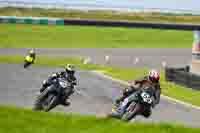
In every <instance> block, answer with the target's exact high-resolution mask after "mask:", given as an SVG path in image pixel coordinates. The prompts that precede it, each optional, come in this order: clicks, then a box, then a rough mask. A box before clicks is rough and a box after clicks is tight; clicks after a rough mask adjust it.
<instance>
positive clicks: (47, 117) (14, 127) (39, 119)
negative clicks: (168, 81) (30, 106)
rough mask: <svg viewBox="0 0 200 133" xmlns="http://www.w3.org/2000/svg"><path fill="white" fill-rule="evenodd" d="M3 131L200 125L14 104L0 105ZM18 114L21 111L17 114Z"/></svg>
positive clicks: (173, 129)
mask: <svg viewBox="0 0 200 133" xmlns="http://www.w3.org/2000/svg"><path fill="white" fill-rule="evenodd" d="M0 110H1V111H0V117H1V119H0V124H1V127H0V132H1V133H7V132H9V133H57V132H58V133H66V132H67V133H107V132H109V133H110V132H111V133H114V132H123V133H130V132H132V131H134V133H145V132H148V133H199V132H200V129H199V128H187V127H183V126H180V125H172V124H166V123H161V124H141V123H134V124H131V123H124V122H120V121H118V120H113V119H105V118H95V117H92V116H80V115H75V114H67V115H64V114H60V113H59V114H58V113H44V112H33V111H30V110H25V109H18V108H14V107H5V106H0ZM16 114H17V115H16Z"/></svg>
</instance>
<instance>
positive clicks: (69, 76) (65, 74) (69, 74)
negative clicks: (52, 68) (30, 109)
mask: <svg viewBox="0 0 200 133" xmlns="http://www.w3.org/2000/svg"><path fill="white" fill-rule="evenodd" d="M74 74H75V68H74V66H73V65H71V64H68V65H67V66H66V67H65V70H64V71H61V72H56V73H53V74H52V75H50V76H49V77H48V79H47V80H44V81H43V84H42V88H41V89H40V93H42V92H43V91H44V90H45V89H46V88H47V87H48V86H50V85H51V84H52V83H53V81H54V80H55V79H57V78H65V79H66V80H67V82H69V83H70V84H71V88H70V90H66V91H67V92H65V94H66V95H71V94H73V93H74V90H73V89H74V86H75V85H77V79H76V77H75V75H74ZM67 98H68V97H66V99H65V101H64V102H63V105H66V106H68V105H70V102H68V100H67Z"/></svg>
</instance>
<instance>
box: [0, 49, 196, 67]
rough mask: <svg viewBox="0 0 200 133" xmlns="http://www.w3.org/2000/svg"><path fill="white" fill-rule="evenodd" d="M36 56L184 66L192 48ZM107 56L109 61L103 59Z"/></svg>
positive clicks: (45, 51)
mask: <svg viewBox="0 0 200 133" xmlns="http://www.w3.org/2000/svg"><path fill="white" fill-rule="evenodd" d="M27 51H28V49H27V48H24V49H15V48H0V55H1V54H3V55H11V54H12V55H14V54H17V55H25V54H26V53H27ZM36 52H37V53H38V56H40V55H46V56H67V57H85V58H90V59H91V62H92V63H95V64H106V65H110V66H119V67H136V68H137V67H139V68H141V67H148V68H161V67H163V64H166V65H167V66H173V67H184V66H186V65H188V64H190V62H191V59H192V50H191V49H189V48H177V49H170V48H165V49H161V48H146V49H144V48H103V49H98V48H68V49H64V48H60V49H58V48H50V49H49V48H45V49H41V48H40V49H36ZM105 56H109V57H110V59H109V62H106V61H105Z"/></svg>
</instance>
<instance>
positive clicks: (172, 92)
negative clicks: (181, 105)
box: [0, 56, 200, 106]
mask: <svg viewBox="0 0 200 133" xmlns="http://www.w3.org/2000/svg"><path fill="white" fill-rule="evenodd" d="M23 60H24V59H23V57H22V56H0V62H1V63H23ZM66 63H73V64H75V65H76V66H77V68H78V69H84V70H97V71H102V72H103V73H105V74H107V75H110V76H112V77H114V78H118V79H121V80H126V81H128V80H133V79H135V78H139V77H141V76H144V74H146V73H147V69H128V68H117V67H108V66H103V65H95V64H86V65H84V64H83V63H82V59H80V58H77V59H74V58H73V59H72V58H56V57H54V58H52V57H51V58H50V57H44V56H43V57H42V56H40V57H38V58H37V60H36V65H44V66H58V67H61V66H64V65H66ZM161 88H162V94H164V95H166V96H169V97H172V98H176V99H178V100H181V101H184V102H188V103H191V104H193V105H196V106H200V91H195V90H191V89H188V88H185V87H182V86H179V85H175V84H173V83H169V82H166V81H165V79H164V72H163V71H162V70H161Z"/></svg>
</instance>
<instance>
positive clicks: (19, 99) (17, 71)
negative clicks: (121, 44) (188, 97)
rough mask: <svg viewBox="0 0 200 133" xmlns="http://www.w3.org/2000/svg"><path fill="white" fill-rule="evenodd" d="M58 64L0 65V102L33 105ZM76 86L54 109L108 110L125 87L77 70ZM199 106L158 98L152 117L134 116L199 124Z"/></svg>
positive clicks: (96, 113) (96, 112)
mask: <svg viewBox="0 0 200 133" xmlns="http://www.w3.org/2000/svg"><path fill="white" fill-rule="evenodd" d="M59 70H60V68H52V67H39V66H33V67H30V68H29V69H27V70H25V69H23V66H22V65H8V64H1V65H0V74H1V75H0V77H1V80H0V104H2V105H14V106H19V107H25V108H32V105H33V102H34V99H35V98H36V96H37V93H38V91H39V88H40V86H41V82H42V80H44V79H46V77H47V76H48V75H49V74H50V73H52V72H55V71H59ZM76 76H77V78H78V82H79V85H78V89H79V90H80V93H79V94H77V93H75V94H74V95H73V96H72V97H71V101H72V104H71V106H70V107H62V106H58V107H57V108H56V109H54V110H53V111H62V112H63V111H64V112H66V113H69V112H73V113H80V114H84V115H99V114H105V113H108V112H110V110H111V105H112V101H113V100H114V99H115V98H116V97H117V96H118V95H119V94H120V88H122V87H124V86H123V85H120V84H119V83H117V82H114V81H111V80H108V79H105V78H103V77H101V76H99V75H97V74H95V73H93V72H88V71H78V72H77V74H76ZM199 114H200V110H196V109H190V108H188V107H185V106H183V105H180V104H177V103H172V102H170V101H167V100H164V99H161V102H160V104H159V105H158V106H157V107H156V108H155V109H154V110H153V114H152V116H151V118H149V119H144V118H142V117H140V116H139V117H137V118H136V121H145V122H169V123H171V122H173V123H179V124H184V125H186V126H193V127H200V117H199Z"/></svg>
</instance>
